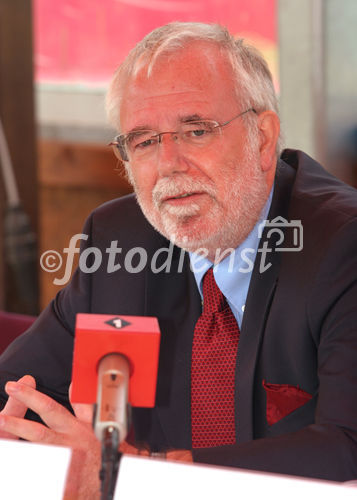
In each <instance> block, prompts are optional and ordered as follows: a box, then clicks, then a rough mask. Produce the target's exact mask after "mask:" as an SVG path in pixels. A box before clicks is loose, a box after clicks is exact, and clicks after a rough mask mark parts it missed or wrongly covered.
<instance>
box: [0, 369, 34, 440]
mask: <svg viewBox="0 0 357 500" xmlns="http://www.w3.org/2000/svg"><path fill="white" fill-rule="evenodd" d="M19 381H20V382H21V383H23V384H25V385H28V386H29V387H33V388H35V387H36V381H35V379H34V378H33V377H31V375H25V376H23V377H21V378H20V379H19ZM27 409H28V408H27V406H26V405H24V404H23V403H22V402H20V401H18V400H17V399H15V398H13V397H11V396H10V397H9V398H8V400H7V403H6V405H5V406H4V408H3V410H2V412H1V414H2V415H13V416H14V417H20V418H21V417H24V416H25V413H26V412H27ZM0 437H1V438H3V439H17V436H14V435H13V434H9V433H8V432H5V431H0Z"/></svg>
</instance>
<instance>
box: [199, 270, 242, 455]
mask: <svg viewBox="0 0 357 500" xmlns="http://www.w3.org/2000/svg"><path fill="white" fill-rule="evenodd" d="M203 299H204V300H203V312H202V314H201V316H200V317H199V318H198V321H197V323H196V327H195V332H194V336H193V346H192V366H191V422H192V448H209V447H211V446H221V445H225V444H234V443H235V441H236V438H235V418H234V386H235V368H236V357H237V348H238V339H239V328H238V325H237V322H236V319H235V317H234V315H233V313H232V311H231V309H230V307H229V305H228V304H227V301H226V299H225V297H224V295H223V294H222V292H221V291H220V289H219V288H218V286H217V284H216V281H215V279H214V276H213V268H211V269H209V271H207V273H206V274H205V276H204V278H203Z"/></svg>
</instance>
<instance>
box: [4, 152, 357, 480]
mask: <svg viewBox="0 0 357 500" xmlns="http://www.w3.org/2000/svg"><path fill="white" fill-rule="evenodd" d="M277 216H281V217H284V218H285V219H287V220H288V221H301V223H302V227H303V249H302V250H301V251H299V252H297V251H288V250H287V251H278V250H277V246H276V245H278V247H279V248H281V247H282V244H281V243H280V244H279V243H278V242H277V241H276V238H275V240H274V235H272V234H271V233H270V234H269V233H268V231H267V230H265V233H264V235H263V238H262V240H261V247H260V248H264V242H267V243H268V249H270V250H271V251H269V252H267V253H266V255H265V257H266V259H265V263H264V266H263V267H267V269H266V270H265V271H264V272H260V271H259V266H260V264H261V256H262V255H263V254H262V253H259V255H258V257H257V259H256V262H255V267H254V271H253V275H252V279H251V284H250V288H249V292H248V297H247V301H246V308H245V313H244V319H243V324H242V327H241V335H240V341H239V349H238V356H237V381H236V422H237V423H236V436H237V444H236V445H233V446H225V447H220V448H211V449H206V450H195V451H194V458H195V460H198V461H203V462H207V463H212V464H219V465H229V466H235V467H244V468H251V469H259V470H265V471H272V472H282V473H289V474H297V475H303V476H311V477H317V478H327V479H334V480H341V481H342V480H348V479H352V478H356V477H357V196H356V191H355V190H354V189H353V188H350V187H348V186H346V185H344V184H343V183H341V182H340V181H338V180H336V179H335V178H333V177H332V176H330V175H329V174H327V173H326V172H325V171H324V170H323V169H322V168H321V167H320V166H319V165H318V164H317V163H315V162H314V161H313V160H312V159H311V158H309V157H307V156H306V155H305V154H303V153H301V152H296V151H291V150H287V151H285V152H284V153H283V156H282V160H280V161H279V165H278V172H277V176H276V182H275V188H274V196H273V201H272V206H271V210H270V214H269V220H270V221H272V220H273V219H275V218H276V217H277ZM276 222H277V221H276ZM84 233H85V234H88V235H89V238H88V240H87V241H86V242H85V247H86V248H88V247H92V246H93V247H97V248H99V249H100V250H101V252H102V255H103V263H102V265H101V267H100V268H99V269H98V271H96V272H95V273H84V272H81V271H79V270H78V271H76V273H75V275H74V278H73V280H72V282H71V283H70V284H69V285H68V286H67V287H66V288H65V289H64V290H63V291H61V292H60V293H59V294H58V295H57V297H56V298H55V300H54V301H53V302H52V303H51V304H50V305H49V306H48V308H47V309H46V310H45V311H44V312H43V313H42V315H41V316H40V318H39V319H38V320H37V322H36V324H35V325H33V327H32V328H31V329H30V330H29V331H28V332H27V333H26V334H24V335H23V336H22V337H20V338H19V339H18V340H17V341H15V342H14V343H13V344H12V345H11V346H10V348H9V349H8V350H7V351H6V352H5V354H3V356H2V357H1V359H0V369H1V374H0V377H1V380H2V382H3V381H5V380H8V379H9V378H17V377H19V376H21V375H23V374H25V373H30V374H32V375H34V376H35V378H36V379H37V383H38V387H39V389H40V390H41V391H43V392H45V393H47V394H50V395H51V396H53V397H55V398H56V399H57V400H58V401H60V402H61V403H63V404H66V405H68V399H67V391H68V385H69V383H70V379H71V357H72V349H73V331H74V323H75V316H76V313H77V312H87V313H89V312H93V313H103V314H104V313H105V314H122V315H148V316H157V317H158V318H159V322H160V327H161V331H162V342H161V348H160V349H161V350H160V365H159V377H158V386H157V399H156V407H155V408H154V409H153V410H150V409H134V411H133V421H134V427H135V436H136V440H137V441H143V442H146V443H148V444H149V446H150V447H151V448H152V449H153V450H160V449H166V448H170V447H172V448H190V447H191V436H190V362H191V343H192V337H193V330H194V325H195V322H196V320H197V318H198V316H199V314H200V310H201V304H200V297H199V294H198V291H197V287H196V284H195V281H194V276H193V274H192V272H191V271H190V269H189V265H188V258H187V255H186V256H184V254H183V252H182V251H181V250H180V249H178V248H174V250H173V259H172V264H171V269H170V270H169V272H166V268H165V269H163V270H162V271H161V272H158V273H157V272H154V271H153V270H152V269H151V266H150V265H149V264H150V262H151V261H152V257H153V256H154V254H155V252H156V251H157V250H158V249H161V248H166V249H167V248H168V246H169V244H168V242H167V240H165V239H164V238H163V237H162V236H160V235H159V234H158V233H157V232H155V231H154V230H153V229H152V227H151V226H150V225H149V223H148V222H147V221H146V220H145V219H144V217H143V215H142V213H141V211H140V209H139V207H138V206H137V205H136V202H135V199H134V198H133V197H132V196H129V197H126V198H122V199H119V200H114V201H111V202H109V203H106V204H105V205H103V206H101V207H99V208H98V209H97V210H95V211H94V212H93V213H92V214H91V216H90V217H89V219H88V221H87V223H86V226H85V229H84ZM274 234H275V236H276V233H274ZM278 239H279V238H278ZM113 240H117V241H118V247H120V248H122V250H121V254H119V255H118V258H117V262H118V263H120V264H121V269H119V270H118V271H116V272H113V273H108V272H107V269H106V255H107V254H106V252H105V250H106V248H108V247H110V243H111V241H113ZM283 246H284V247H285V248H289V247H290V248H291V247H294V246H295V247H296V241H295V242H294V240H293V230H292V228H291V227H290V228H285V234H284V243H283ZM134 247H142V248H144V249H145V250H146V252H147V258H148V265H146V266H145V269H143V270H142V271H139V267H140V266H139V267H138V268H137V270H138V271H139V272H136V273H128V272H127V271H126V269H125V268H128V267H129V265H130V264H131V265H132V266H133V267H135V266H137V265H139V264H140V262H138V261H135V256H134V257H133V254H130V253H129V254H128V252H129V251H130V250H131V249H132V248H134ZM136 257H138V254H137V255H136ZM166 257H167V252H166V253H165V252H164V251H162V252H161V255H160V256H159V260H158V262H157V263H156V267H157V268H158V267H159V265H160V262H161V264H164V263H165V259H166ZM183 257H184V261H182V258H183ZM160 258H161V261H160ZM125 259H127V260H126V261H125ZM182 263H183V265H182ZM269 264H271V265H270V267H268V265H269ZM87 265H88V266H89V265H90V262H89V261H87ZM180 267H182V270H181V269H180ZM2 394H3V393H2ZM2 397H4V396H2Z"/></svg>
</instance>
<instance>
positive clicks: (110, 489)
mask: <svg viewBox="0 0 357 500" xmlns="http://www.w3.org/2000/svg"><path fill="white" fill-rule="evenodd" d="M119 442H120V441H119V431H118V429H117V428H115V427H113V426H111V425H110V426H108V427H107V428H106V429H104V431H103V439H102V466H101V470H100V472H99V478H100V481H101V489H100V491H101V497H100V498H101V500H113V496H114V489H115V485H116V480H117V476H118V471H119V462H120V459H121V457H122V453H121V452H119V451H118V450H119Z"/></svg>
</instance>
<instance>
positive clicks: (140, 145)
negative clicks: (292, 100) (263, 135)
mask: <svg viewBox="0 0 357 500" xmlns="http://www.w3.org/2000/svg"><path fill="white" fill-rule="evenodd" d="M250 111H252V112H253V113H256V114H257V111H256V110H255V109H254V108H249V109H247V110H245V111H243V112H242V113H239V115H237V116H234V117H233V118H231V119H230V120H228V121H226V122H224V123H218V122H216V121H214V120H195V121H188V122H184V123H181V125H180V126H179V127H178V130H176V131H175V132H156V131H155V130H136V131H134V132H129V133H128V134H122V135H117V136H116V137H115V138H114V141H112V142H110V143H109V146H112V147H113V151H114V154H115V156H116V157H117V158H118V159H119V160H122V161H129V160H131V161H140V160H148V159H150V158H151V157H152V156H153V155H154V154H155V152H156V150H157V146H158V144H160V143H161V142H162V136H163V135H165V134H170V135H172V138H173V140H174V141H175V142H177V143H178V144H186V145H187V146H192V147H194V148H196V147H197V148H199V147H207V146H208V145H209V144H210V143H211V142H212V141H213V140H214V138H215V137H217V136H219V135H221V134H222V128H223V127H225V126H226V125H228V124H229V123H231V122H232V121H233V120H236V119H237V118H240V117H241V116H243V115H245V114H246V113H249V112H250Z"/></svg>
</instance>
